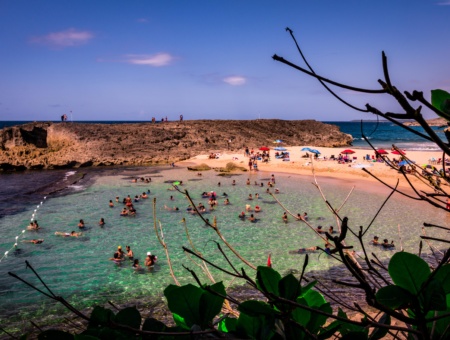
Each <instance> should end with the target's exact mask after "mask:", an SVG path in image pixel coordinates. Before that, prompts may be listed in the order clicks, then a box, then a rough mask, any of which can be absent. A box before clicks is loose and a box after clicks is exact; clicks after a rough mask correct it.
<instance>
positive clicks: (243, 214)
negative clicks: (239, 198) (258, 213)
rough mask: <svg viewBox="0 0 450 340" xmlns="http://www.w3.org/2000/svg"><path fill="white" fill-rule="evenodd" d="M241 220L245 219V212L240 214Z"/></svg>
mask: <svg viewBox="0 0 450 340" xmlns="http://www.w3.org/2000/svg"><path fill="white" fill-rule="evenodd" d="M239 218H240V219H241V220H243V219H245V212H241V213H240V214H239Z"/></svg>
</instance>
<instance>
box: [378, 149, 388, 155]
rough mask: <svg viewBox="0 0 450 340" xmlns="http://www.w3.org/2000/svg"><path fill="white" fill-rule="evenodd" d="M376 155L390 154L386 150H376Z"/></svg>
mask: <svg viewBox="0 0 450 340" xmlns="http://www.w3.org/2000/svg"><path fill="white" fill-rule="evenodd" d="M375 153H377V154H379V155H387V154H388V153H389V152H387V151H386V150H384V149H378V150H375Z"/></svg>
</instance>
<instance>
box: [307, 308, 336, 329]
mask: <svg viewBox="0 0 450 340" xmlns="http://www.w3.org/2000/svg"><path fill="white" fill-rule="evenodd" d="M315 308H316V309H319V310H321V311H322V312H325V313H328V314H332V313H333V310H332V309H331V305H330V304H329V303H328V302H327V303H324V304H323V305H322V306H320V307H315ZM327 319H328V316H326V315H322V314H319V313H316V312H311V319H310V320H309V322H308V326H307V328H308V330H310V331H311V332H312V333H313V334H316V333H317V332H319V330H320V328H321V327H322V326H323V325H325V323H326V321H327Z"/></svg>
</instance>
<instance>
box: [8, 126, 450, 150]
mask: <svg viewBox="0 0 450 340" xmlns="http://www.w3.org/2000/svg"><path fill="white" fill-rule="evenodd" d="M57 122H58V121H55V123H57ZM148 122H149V121H77V123H83V124H129V123H148ZM25 123H31V122H28V121H0V129H2V128H4V127H8V126H14V125H20V124H25ZM69 123H70V122H69ZM157 123H158V121H157ZM323 123H327V124H333V125H337V126H339V128H340V130H341V131H342V132H344V133H348V134H350V135H352V136H353V147H355V148H364V147H369V145H368V144H367V142H366V141H365V140H364V139H363V138H362V134H363V133H364V135H365V136H366V137H367V138H368V139H369V141H370V143H372V144H373V146H374V147H377V148H382V149H390V148H391V147H392V144H395V145H396V146H397V147H398V148H400V149H405V150H415V151H437V150H439V148H438V147H437V146H436V145H435V144H434V143H431V142H429V141H426V140H424V139H423V138H421V137H419V136H417V135H415V134H414V133H412V132H409V131H407V130H406V129H404V128H402V127H400V126H397V125H395V124H393V123H391V122H380V123H377V122H372V121H370V122H363V124H362V125H361V122H356V121H351V122H350V121H349V122H345V121H339V122H338V121H325V122H323ZM361 128H362V129H363V131H361ZM411 128H412V129H414V130H416V131H419V132H423V129H422V128H421V127H411ZM432 129H433V130H434V131H435V132H436V133H437V135H438V136H440V137H441V138H442V139H444V140H445V136H444V129H443V128H441V127H436V126H434V127H432ZM362 132H363V133H362Z"/></svg>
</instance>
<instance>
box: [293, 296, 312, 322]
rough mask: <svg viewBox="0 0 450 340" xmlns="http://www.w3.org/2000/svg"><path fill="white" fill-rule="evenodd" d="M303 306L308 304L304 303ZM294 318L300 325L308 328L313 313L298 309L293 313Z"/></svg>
mask: <svg viewBox="0 0 450 340" xmlns="http://www.w3.org/2000/svg"><path fill="white" fill-rule="evenodd" d="M303 301H304V300H303ZM302 304H305V305H306V303H302ZM292 318H293V319H294V320H295V322H297V323H298V324H300V325H302V326H304V327H306V326H307V325H308V322H309V320H311V312H310V311H308V310H306V309H303V308H300V307H297V308H295V309H294V310H293V311H292Z"/></svg>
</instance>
